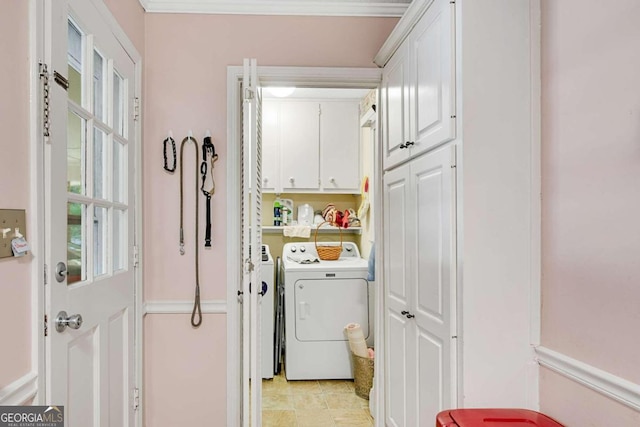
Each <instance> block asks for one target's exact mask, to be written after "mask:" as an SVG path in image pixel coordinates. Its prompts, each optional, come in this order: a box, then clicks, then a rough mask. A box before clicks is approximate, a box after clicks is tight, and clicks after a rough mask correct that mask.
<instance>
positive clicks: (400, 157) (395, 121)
mask: <svg viewBox="0 0 640 427" xmlns="http://www.w3.org/2000/svg"><path fill="white" fill-rule="evenodd" d="M407 51H408V49H407V43H406V42H405V43H403V44H402V46H400V48H399V49H398V50H397V51H396V53H395V54H394V55H393V58H391V59H390V60H389V63H388V64H387V65H386V66H385V68H384V72H383V76H382V91H381V100H382V114H383V119H382V120H383V123H384V126H383V131H384V133H385V135H384V138H383V141H384V147H383V151H384V159H383V161H384V168H385V169H389V168H390V167H391V166H393V165H395V164H398V163H400V162H402V161H404V160H406V159H408V158H409V150H405V149H404V148H405V143H406V142H407V141H409V140H410V139H411V123H410V115H409V68H410V67H409V64H408V61H407Z"/></svg>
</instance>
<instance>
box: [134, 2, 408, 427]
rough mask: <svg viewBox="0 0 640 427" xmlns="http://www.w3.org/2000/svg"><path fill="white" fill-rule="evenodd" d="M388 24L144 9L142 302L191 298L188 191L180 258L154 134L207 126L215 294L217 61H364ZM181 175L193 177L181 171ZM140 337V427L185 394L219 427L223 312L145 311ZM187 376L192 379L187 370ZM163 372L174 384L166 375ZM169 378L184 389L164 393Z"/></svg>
mask: <svg viewBox="0 0 640 427" xmlns="http://www.w3.org/2000/svg"><path fill="white" fill-rule="evenodd" d="M396 22H397V20H396V19H381V18H325V17H280V16H271V17H259V16H227V15H225V16H216V15H176V14H147V15H146V33H145V40H146V54H145V60H146V68H145V82H146V83H145V91H146V96H145V101H144V112H145V113H144V114H145V120H144V131H145V138H144V159H143V161H144V166H143V169H144V189H143V193H144V213H145V214H144V233H145V240H144V244H145V255H144V257H145V270H144V273H145V289H144V290H145V300H146V301H150V300H172V299H173V300H184V301H190V300H191V299H192V298H193V284H194V275H193V267H192V265H193V258H192V256H193V255H192V254H193V251H192V246H191V242H192V241H193V240H192V239H193V232H192V231H191V230H192V227H193V226H192V224H193V222H192V221H193V219H192V218H193V215H194V212H193V209H192V208H191V206H192V205H193V196H192V191H189V192H188V194H187V195H186V201H185V206H186V209H185V218H186V222H185V224H188V226H187V232H186V235H185V239H186V241H187V242H188V243H187V244H188V246H187V255H185V256H183V257H181V256H180V255H179V254H178V230H179V228H178V224H179V210H178V195H179V179H178V176H177V175H169V174H168V173H166V172H164V171H163V169H162V140H163V139H164V138H165V137H166V135H167V131H169V130H172V131H173V133H174V135H175V137H176V139H177V140H178V142H179V141H180V140H181V139H182V138H183V137H185V136H186V134H187V132H188V130H189V129H192V130H193V132H194V136H195V137H196V138H197V139H198V140H201V139H202V137H203V135H204V132H205V130H206V129H210V130H211V133H212V135H213V142H214V144H215V146H216V150H217V152H218V153H219V155H220V160H219V161H218V162H217V163H216V169H215V179H216V194H215V196H214V199H213V248H212V249H211V250H207V251H201V255H200V265H201V275H200V277H201V284H202V299H203V300H210V299H217V300H225V299H226V287H227V283H226V274H227V272H226V263H227V254H226V239H227V235H226V225H225V220H226V218H227V217H228V215H237V214H238V213H237V212H227V210H226V208H225V202H226V177H225V174H226V167H225V166H226V128H227V111H226V105H227V98H226V97H227V88H226V84H227V66H228V65H241V64H242V59H243V58H244V57H255V58H257V59H258V64H259V65H281V66H337V67H373V66H374V65H373V63H372V60H373V57H374V55H375V54H376V52H377V51H378V49H379V47H380V46H381V45H382V43H383V42H384V40H385V39H386V37H387V35H388V34H389V33H390V32H391V30H392V28H393V26H394V25H395V23H396ZM186 149H187V151H186V153H187V158H186V165H189V167H190V168H191V169H189V170H193V169H192V168H193V166H192V165H193V163H192V162H193V161H194V159H193V147H186ZM187 178H188V179H191V180H192V179H193V178H192V177H191V174H189V176H188V177H187ZM190 182H191V183H192V182H193V181H190ZM189 185H191V186H192V185H193V184H189ZM191 186H190V187H189V188H192V187H191ZM201 207H202V204H201ZM201 213H202V214H203V213H204V208H203V207H202V210H201ZM201 218H203V216H201ZM200 239H201V242H202V237H200ZM158 318H160V319H158ZM168 319H172V320H171V321H169V320H168ZM172 322H177V323H176V324H174V325H173V326H172V327H171V329H170V330H167V331H165V330H160V329H157V328H162V327H163V325H166V324H168V323H172ZM145 333H146V334H147V339H146V343H147V347H146V353H145V354H146V355H145V385H146V389H147V390H153V392H149V391H148V392H147V396H146V401H145V403H146V412H145V413H146V419H147V425H149V426H153V427H162V426H170V425H175V424H172V423H171V422H170V421H166V420H168V419H170V417H171V415H170V413H171V406H174V407H183V406H185V407H187V406H188V407H191V405H192V399H193V398H194V396H201V395H203V396H206V399H207V400H206V401H207V402H208V403H210V404H211V405H214V406H215V411H211V410H210V408H211V406H206V405H205V406H202V407H201V409H200V412H199V413H197V414H195V415H194V416H195V417H196V419H199V420H201V419H203V418H202V417H204V415H205V414H210V415H211V414H214V415H213V418H214V420H213V421H212V422H211V423H212V424H211V425H223V424H224V423H225V421H226V403H225V402H226V371H225V367H226V322H225V319H224V316H217V315H212V316H205V319H204V326H202V327H201V329H198V330H195V331H194V330H193V329H192V328H191V326H190V325H189V321H188V316H179V315H157V314H153V315H147V320H146V322H145ZM149 337H151V338H149ZM153 337H161V338H162V339H163V340H164V341H163V342H164V343H166V345H164V346H160V347H158V348H159V349H161V351H158V352H154V351H152V349H153V348H156V347H157V346H158V345H159V344H158V343H153V342H152V341H153ZM159 339H160V338H159ZM212 343H215V345H212ZM185 352H186V353H188V354H190V359H189V364H188V366H186V365H185V364H184V363H183V362H182V361H181V356H182V354H183V353H185ZM214 364H215V366H212V365H214ZM193 372H199V373H200V375H191V373H193ZM182 375H184V377H183V378H181V376H182ZM165 376H169V377H171V378H174V379H175V381H167V378H166V377H165ZM178 378H180V379H178ZM176 384H179V385H180V387H181V388H184V389H185V390H190V393H184V394H180V393H177V394H171V393H172V387H173V386H174V385H176ZM169 402H171V405H168V403H169ZM213 402H217V403H213ZM151 421H153V422H151Z"/></svg>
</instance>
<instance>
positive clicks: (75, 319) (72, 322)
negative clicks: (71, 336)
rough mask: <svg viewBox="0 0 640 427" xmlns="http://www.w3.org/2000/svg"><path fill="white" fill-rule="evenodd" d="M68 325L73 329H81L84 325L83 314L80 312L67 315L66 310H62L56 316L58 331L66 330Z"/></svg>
mask: <svg viewBox="0 0 640 427" xmlns="http://www.w3.org/2000/svg"><path fill="white" fill-rule="evenodd" d="M67 326H68V327H70V328H71V329H79V328H80V326H82V316H81V315H79V314H74V315H73V316H68V317H67V312H66V311H61V312H60V313H58V315H57V316H56V331H58V332H64V330H65V329H67Z"/></svg>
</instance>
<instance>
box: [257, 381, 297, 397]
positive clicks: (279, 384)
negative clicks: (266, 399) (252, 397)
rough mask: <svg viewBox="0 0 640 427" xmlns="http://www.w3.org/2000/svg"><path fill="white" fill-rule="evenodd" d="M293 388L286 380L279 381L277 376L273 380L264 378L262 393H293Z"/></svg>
mask: <svg viewBox="0 0 640 427" xmlns="http://www.w3.org/2000/svg"><path fill="white" fill-rule="evenodd" d="M291 393H292V390H291V387H289V384H288V383H287V382H286V381H282V380H280V381H278V380H276V379H275V378H274V379H273V380H263V381H262V394H263V395H272V394H291Z"/></svg>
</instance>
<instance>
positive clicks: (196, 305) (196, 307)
mask: <svg viewBox="0 0 640 427" xmlns="http://www.w3.org/2000/svg"><path fill="white" fill-rule="evenodd" d="M188 141H193V143H194V145H195V146H196V233H195V236H194V239H195V248H196V253H195V259H196V263H195V266H196V294H195V299H194V302H193V312H192V313H191V325H192V326H193V327H194V328H197V327H198V326H200V325H201V324H202V308H201V307H200V263H199V259H198V258H199V253H198V210H199V209H198V141H196V140H195V138H193V137H192V136H188V137H186V138H185V139H183V140H182V143H181V144H180V255H184V220H183V217H184V215H183V212H184V193H183V181H184V179H183V175H184V162H183V160H184V145H185V144H186V143H187V142H188ZM196 317H197V318H198V320H197V321H196Z"/></svg>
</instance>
